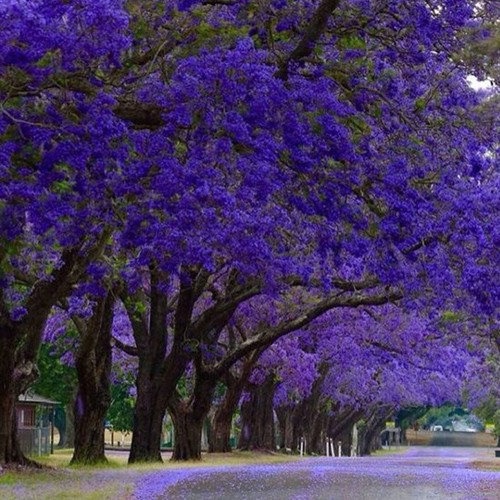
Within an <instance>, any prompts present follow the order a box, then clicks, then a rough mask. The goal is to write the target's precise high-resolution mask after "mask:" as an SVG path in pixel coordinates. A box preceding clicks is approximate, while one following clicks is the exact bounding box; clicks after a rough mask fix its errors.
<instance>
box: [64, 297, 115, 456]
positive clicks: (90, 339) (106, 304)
mask: <svg viewBox="0 0 500 500" xmlns="http://www.w3.org/2000/svg"><path fill="white" fill-rule="evenodd" d="M114 305H115V299H114V294H113V293H112V292H109V293H108V294H107V296H106V297H104V298H102V299H99V300H98V301H97V304H96V306H95V310H94V311H93V314H92V317H91V318H90V319H89V320H88V321H85V322H80V321H78V322H76V324H77V328H78V331H79V333H80V345H79V347H78V350H77V353H76V356H75V358H76V359H75V365H76V371H77V375H78V392H77V396H76V401H75V407H74V410H75V411H74V419H75V451H74V453H73V458H72V459H71V463H85V464H95V463H99V462H105V461H106V457H105V454H104V421H105V419H106V413H107V411H108V409H109V405H110V404H111V395H110V383H111V382H110V376H111V331H112V327H113V310H114Z"/></svg>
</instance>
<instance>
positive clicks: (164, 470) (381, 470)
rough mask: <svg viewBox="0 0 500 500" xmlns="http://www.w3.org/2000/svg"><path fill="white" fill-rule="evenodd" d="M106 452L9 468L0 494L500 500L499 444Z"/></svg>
mask: <svg viewBox="0 0 500 500" xmlns="http://www.w3.org/2000/svg"><path fill="white" fill-rule="evenodd" d="M108 455H109V458H110V460H111V461H110V464H109V465H108V466H106V467H103V468H99V467H77V468H74V467H70V468H68V467H67V463H68V461H69V459H70V458H71V453H69V452H66V453H64V452H63V454H57V453H56V455H55V456H53V457H52V458H51V461H50V462H48V463H50V464H51V465H56V466H57V469H53V470H47V469H46V470H44V471H41V472H35V471H20V472H16V471H5V470H4V472H3V473H0V499H1V500H19V499H22V500H31V499H33V500H46V499H47V500H48V499H50V500H53V499H56V500H57V499H69V498H78V499H79V500H104V499H109V500H115V499H119V500H154V499H169V500H177V499H178V500H191V499H193V500H212V499H214V500H224V499H227V500H240V499H241V500H247V499H259V500H260V499H263V500H267V499H270V500H280V499H283V500H284V499H286V500H288V499H297V500H303V499H314V500H316V499H318V500H321V499H328V500H330V499H339V500H350V499H352V500H365V499H366V500H367V499H369V500H378V499H380V500H405V499H418V500H427V499H443V500H445V499H446V500H448V499H452V500H500V459H499V458H495V457H494V450H493V448H471V447H469V448H458V447H437V446H428V447H426V446H415V447H410V448H405V449H403V450H400V452H399V453H387V454H377V455H375V456H373V457H364V458H326V457H317V458H303V459H300V458H298V457H290V456H288V457H284V456H282V455H268V454H260V455H259V454H255V453H253V454H248V453H247V454H245V453H241V452H235V453H232V454H226V455H220V456H217V455H216V456H212V455H211V456H210V457H209V458H207V459H206V460H205V461H204V462H202V463H201V464H193V463H189V464H181V463H171V462H168V461H167V462H166V463H165V464H156V465H151V464H149V465H146V464H145V465H140V466H129V467H128V466H127V465H126V458H127V454H126V452H123V451H122V452H109V453H108ZM168 458H169V455H167V454H166V455H165V456H164V459H165V460H168ZM57 460H58V461H59V463H58V462H57ZM283 460H286V462H283Z"/></svg>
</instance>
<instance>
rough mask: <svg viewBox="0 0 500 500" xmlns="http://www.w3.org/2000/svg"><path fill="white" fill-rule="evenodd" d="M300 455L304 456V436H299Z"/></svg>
mask: <svg viewBox="0 0 500 500" xmlns="http://www.w3.org/2000/svg"><path fill="white" fill-rule="evenodd" d="M300 456H301V457H302V456H304V438H303V437H301V438H300Z"/></svg>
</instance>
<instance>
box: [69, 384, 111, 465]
mask: <svg viewBox="0 0 500 500" xmlns="http://www.w3.org/2000/svg"><path fill="white" fill-rule="evenodd" d="M108 406H109V398H108V399H107V400H106V399H102V400H99V401H96V400H92V399H90V398H89V397H88V392H84V391H83V390H82V392H80V391H79V392H78V394H77V397H76V402H75V450H74V453H73V458H72V459H71V463H72V464H75V463H80V464H97V463H102V462H106V461H107V460H106V457H105V454H104V419H105V417H106V412H107V410H108Z"/></svg>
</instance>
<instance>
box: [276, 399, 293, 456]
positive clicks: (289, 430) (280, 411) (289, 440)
mask: <svg viewBox="0 0 500 500" xmlns="http://www.w3.org/2000/svg"><path fill="white" fill-rule="evenodd" d="M293 410H294V408H293V407H290V406H280V407H278V408H276V415H277V417H278V425H279V430H280V440H279V443H278V444H279V447H280V449H281V450H282V451H286V450H291V451H297V446H296V442H295V440H294V433H293V421H292V420H293Z"/></svg>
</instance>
